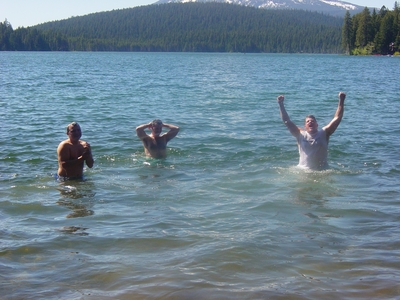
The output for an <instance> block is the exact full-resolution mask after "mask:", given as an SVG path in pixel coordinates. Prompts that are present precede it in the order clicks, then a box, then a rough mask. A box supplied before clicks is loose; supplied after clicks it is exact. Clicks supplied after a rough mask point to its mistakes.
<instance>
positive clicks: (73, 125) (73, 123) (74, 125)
mask: <svg viewBox="0 0 400 300" xmlns="http://www.w3.org/2000/svg"><path fill="white" fill-rule="evenodd" d="M76 126H79V124H78V123H76V122H72V123H70V124H68V125H67V133H68V132H69V128H70V127H76Z"/></svg>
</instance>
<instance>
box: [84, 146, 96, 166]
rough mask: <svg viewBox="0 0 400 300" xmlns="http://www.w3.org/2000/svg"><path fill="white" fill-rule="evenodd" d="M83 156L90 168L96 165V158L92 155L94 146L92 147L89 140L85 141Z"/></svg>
mask: <svg viewBox="0 0 400 300" xmlns="http://www.w3.org/2000/svg"><path fill="white" fill-rule="evenodd" d="M82 157H83V159H84V160H85V162H86V165H87V166H88V167H89V168H92V167H93V165H94V159H93V156H92V148H91V147H90V144H89V143H87V142H84V144H83V153H82Z"/></svg>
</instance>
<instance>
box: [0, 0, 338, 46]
mask: <svg viewBox="0 0 400 300" xmlns="http://www.w3.org/2000/svg"><path fill="white" fill-rule="evenodd" d="M342 25H343V18H339V17H332V16H328V15H324V14H321V13H316V12H307V11H302V10H266V9H258V8H254V7H244V6H239V5H232V4H226V3H170V4H160V5H148V6H142V7H136V8H130V9H122V10H113V11H109V12H102V13H95V14H90V15H86V16H82V17H73V18H70V19H67V20H62V21H56V22H49V23H45V24H41V25H38V26H34V27H29V28H19V29H17V30H12V27H11V24H6V22H5V23H1V27H0V29H1V30H0V34H1V36H0V43H1V44H0V49H1V50H52V51H60V50H64V51H203V52H268V53H296V52H305V53H340V52H341V51H342V50H341V28H342Z"/></svg>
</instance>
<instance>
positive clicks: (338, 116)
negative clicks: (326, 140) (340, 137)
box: [323, 92, 346, 136]
mask: <svg viewBox="0 0 400 300" xmlns="http://www.w3.org/2000/svg"><path fill="white" fill-rule="evenodd" d="M344 99H346V94H345V93H343V92H340V93H339V104H338V107H337V109H336V113H335V115H334V117H333V119H332V121H330V122H329V124H328V125H326V126H324V128H323V129H324V130H325V131H326V134H327V136H330V135H331V134H333V133H334V132H335V130H336V128H338V126H339V124H340V122H341V121H342V118H343V113H344Z"/></svg>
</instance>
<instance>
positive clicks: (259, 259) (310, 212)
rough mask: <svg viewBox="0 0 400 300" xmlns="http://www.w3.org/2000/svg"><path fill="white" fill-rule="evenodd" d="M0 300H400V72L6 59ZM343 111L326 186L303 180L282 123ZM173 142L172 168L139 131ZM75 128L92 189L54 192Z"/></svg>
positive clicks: (2, 63)
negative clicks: (74, 126)
mask: <svg viewBox="0 0 400 300" xmlns="http://www.w3.org/2000/svg"><path fill="white" fill-rule="evenodd" d="M0 67H1V75H0V94H1V98H0V118H1V130H0V147H1V148H0V149H1V155H0V196H1V198H0V276H1V280H0V291H1V298H2V299H396V298H398V297H400V284H399V282H400V226H399V222H400V201H399V200H400V195H399V193H400V188H399V178H400V159H399V158H400V157H399V147H400V141H399V136H400V127H399V121H398V117H399V110H400V92H399V91H400V90H399V78H400V59H399V58H396V57H348V56H335V55H269V54H200V53H10V52H0ZM339 91H344V92H346V93H347V98H346V104H345V115H344V118H343V121H342V123H341V124H340V126H339V128H338V129H337V131H336V132H335V134H334V135H333V136H332V137H331V140H330V152H329V163H330V169H329V170H327V171H321V172H310V171H308V172H307V171H304V170H300V169H298V168H296V164H297V162H298V153H297V147H296V142H295V139H294V138H293V137H292V136H291V135H290V133H289V132H288V130H287V129H286V127H285V126H284V124H283V123H282V121H281V120H280V116H279V109H278V105H277V102H276V97H277V96H278V95H279V94H285V96H286V100H285V103H286V108H287V110H288V112H289V115H290V116H291V118H292V120H293V121H294V122H295V123H296V124H297V125H299V126H301V125H302V123H303V120H304V117H305V115H307V114H309V113H312V114H315V115H316V116H317V118H318V121H319V124H320V126H323V125H325V124H326V123H328V122H329V121H330V120H331V118H332V117H333V115H334V112H335V110H336V107H337V101H338V97H337V95H338V92H339ZM154 118H160V119H162V120H163V121H164V122H166V123H172V124H175V125H178V126H180V128H181V131H180V133H179V135H178V136H177V137H176V138H175V139H173V140H172V141H171V142H170V143H169V144H168V154H169V155H168V157H167V159H165V160H152V159H148V158H146V157H145V156H144V155H143V147H142V145H141V142H140V141H139V139H138V138H137V137H136V134H135V127H136V126H137V125H140V124H143V123H147V122H149V121H151V120H152V119H154ZM72 121H77V122H79V123H80V125H81V127H82V130H83V137H82V138H83V139H84V140H87V141H88V142H89V143H90V144H91V145H92V151H93V155H94V159H95V166H94V168H93V169H85V180H83V181H67V182H63V183H60V182H58V181H56V180H55V179H54V173H55V172H56V170H57V157H56V148H57V146H58V144H59V142H60V141H62V140H63V139H65V138H67V136H66V134H65V127H66V125H67V124H68V123H70V122H72Z"/></svg>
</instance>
